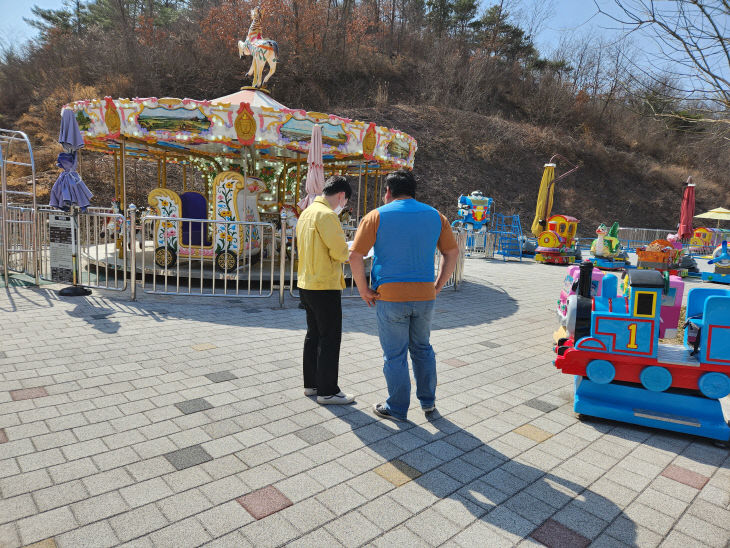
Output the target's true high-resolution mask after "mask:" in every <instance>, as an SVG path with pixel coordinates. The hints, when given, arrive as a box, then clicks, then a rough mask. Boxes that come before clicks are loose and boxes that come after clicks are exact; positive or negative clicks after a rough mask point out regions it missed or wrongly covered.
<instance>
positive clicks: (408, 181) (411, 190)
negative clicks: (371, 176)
mask: <svg viewBox="0 0 730 548" xmlns="http://www.w3.org/2000/svg"><path fill="white" fill-rule="evenodd" d="M385 188H389V189H390V195H391V196H393V198H402V197H404V196H408V197H409V198H415V197H416V178H415V177H414V176H413V172H411V171H408V170H406V169H399V170H398V171H393V172H392V173H388V175H386V177H385Z"/></svg>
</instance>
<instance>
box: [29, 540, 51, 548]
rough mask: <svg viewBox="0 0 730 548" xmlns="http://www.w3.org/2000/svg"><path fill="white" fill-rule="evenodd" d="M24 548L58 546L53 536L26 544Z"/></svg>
mask: <svg viewBox="0 0 730 548" xmlns="http://www.w3.org/2000/svg"><path fill="white" fill-rule="evenodd" d="M24 548H56V541H55V540H54V539H52V538H47V539H45V540H41V541H40V542H34V543H33V544H26V545H25V547H24Z"/></svg>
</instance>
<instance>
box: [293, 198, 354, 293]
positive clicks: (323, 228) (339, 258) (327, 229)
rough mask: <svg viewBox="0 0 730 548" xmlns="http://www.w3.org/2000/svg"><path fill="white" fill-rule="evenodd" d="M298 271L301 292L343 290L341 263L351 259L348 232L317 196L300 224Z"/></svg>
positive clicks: (298, 232) (298, 234)
mask: <svg viewBox="0 0 730 548" xmlns="http://www.w3.org/2000/svg"><path fill="white" fill-rule="evenodd" d="M297 253H298V256H299V268H298V270H297V286H299V287H301V288H302V289H344V288H345V277H344V276H343V275H342V263H344V262H346V261H347V259H348V257H349V250H348V248H347V241H346V240H345V233H344V232H343V230H342V225H340V220H339V218H338V217H337V215H336V214H335V212H334V211H332V208H331V207H330V205H329V202H327V200H325V199H324V198H323V197H322V196H317V198H316V199H315V200H314V202H313V203H312V204H311V205H310V206H309V207H308V208H307V209H305V210H304V211H303V212H302V214H301V216H300V217H299V221H298V222H297Z"/></svg>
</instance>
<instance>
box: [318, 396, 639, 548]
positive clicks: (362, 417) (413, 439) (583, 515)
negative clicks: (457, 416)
mask: <svg viewBox="0 0 730 548" xmlns="http://www.w3.org/2000/svg"><path fill="white" fill-rule="evenodd" d="M324 409H327V410H328V411H330V412H331V413H332V414H333V415H335V416H338V417H339V418H340V420H342V421H344V422H346V423H348V424H349V425H350V426H351V427H352V432H353V433H354V434H355V435H356V436H357V437H358V438H359V439H360V440H361V441H362V443H363V444H364V445H365V446H366V447H368V448H369V449H371V450H372V451H374V452H376V453H377V454H378V455H379V456H380V457H382V459H384V460H385V461H386V462H385V464H383V465H381V466H379V467H378V468H376V470H375V471H376V473H378V474H379V475H381V476H383V477H385V478H386V479H388V481H390V482H391V483H393V484H394V485H395V486H396V488H395V489H394V490H391V491H389V492H388V494H389V495H390V496H391V497H392V498H393V499H395V500H396V502H398V503H399V504H401V505H402V506H404V507H406V508H407V509H409V510H410V511H411V512H413V513H416V512H420V511H422V510H425V509H426V508H428V507H430V506H432V505H434V504H437V503H439V501H444V500H445V501H449V504H448V506H447V505H442V506H443V508H444V510H445V511H446V513H447V515H449V518H450V520H451V521H452V522H454V523H456V524H459V525H461V528H462V529H464V528H466V527H467V526H469V525H470V524H471V522H472V521H473V520H472V518H470V517H468V516H469V515H471V516H473V517H475V518H477V520H478V522H477V523H479V524H481V525H477V531H478V532H477V533H476V536H473V537H471V536H469V535H471V534H474V533H475V532H474V531H472V532H468V531H466V532H462V533H459V534H463V535H464V537H462V538H461V540H462V541H464V542H465V543H466V544H473V543H476V544H481V545H484V546H487V545H489V546H496V545H505V546H509V545H513V544H517V543H518V542H519V541H520V540H522V539H524V538H528V537H531V538H533V539H534V540H538V541H539V542H542V543H543V544H545V545H547V546H555V547H557V546H560V547H561V548H563V547H567V546H588V545H589V544H590V543H591V542H592V541H593V540H595V539H596V538H597V537H598V536H600V535H601V534H602V533H603V532H604V531H605V530H606V529H607V528H608V527H609V526H610V525H611V524H612V523H613V522H614V520H616V518H619V517H623V519H621V520H619V521H620V525H621V526H620V528H616V530H613V529H612V530H611V534H612V536H616V537H617V538H619V539H620V540H621V541H622V542H624V543H626V544H629V545H632V544H634V543H635V539H636V528H635V525H634V523H633V521H632V520H630V519H629V518H627V517H626V516H625V515H624V514H623V512H622V510H621V509H620V508H619V507H618V506H617V505H616V504H615V503H614V502H612V501H611V500H609V499H607V498H606V497H604V496H602V495H599V494H598V493H596V492H593V491H591V490H590V489H588V488H586V486H585V485H583V484H581V483H579V482H580V481H581V480H580V479H577V480H572V479H568V478H566V477H563V476H561V475H559V474H556V473H551V472H545V471H543V470H541V469H540V468H537V467H535V466H531V465H529V464H526V463H525V462H520V461H518V460H514V459H511V458H509V457H507V456H506V455H504V454H503V453H501V452H500V451H498V450H496V449H494V448H493V447H490V445H489V443H485V442H483V441H482V440H481V439H479V438H478V437H476V436H474V435H472V434H471V433H469V432H468V431H467V430H464V429H463V428H461V427H460V426H458V425H457V424H455V423H453V422H452V421H450V420H449V419H448V418H446V417H444V416H441V415H439V414H438V411H436V412H435V413H434V414H433V416H431V417H430V418H428V419H424V418H423V416H422V415H421V414H420V413H421V412H420V411H419V410H416V411H413V413H416V414H418V415H419V419H420V420H421V421H423V422H421V423H420V424H416V423H413V422H391V421H387V420H386V421H380V420H378V419H377V418H376V417H375V416H374V415H373V414H372V413H370V412H366V411H363V410H361V409H357V408H355V407H334V406H325V407H324ZM419 419H417V420H419ZM504 433H506V432H504ZM583 481H584V483H586V484H587V483H590V482H585V480H583ZM434 529H435V530H437V529H438V525H437V524H434ZM435 534H437V533H435ZM448 535H449V537H445V538H433V543H434V545H438V544H441V543H442V542H445V541H446V540H448V539H449V538H450V536H451V535H453V531H452V532H450V533H448ZM457 537H458V535H457ZM470 539H473V540H470ZM458 541H459V539H458V538H457V542H458Z"/></svg>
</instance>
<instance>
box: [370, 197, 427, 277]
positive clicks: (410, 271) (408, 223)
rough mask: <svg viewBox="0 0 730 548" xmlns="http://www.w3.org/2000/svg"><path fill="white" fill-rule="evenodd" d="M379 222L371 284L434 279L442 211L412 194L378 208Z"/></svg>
mask: <svg viewBox="0 0 730 548" xmlns="http://www.w3.org/2000/svg"><path fill="white" fill-rule="evenodd" d="M378 213H379V215H380V222H379V224H378V233H377V237H376V240H375V246H374V248H373V255H374V257H373V268H372V284H373V288H375V289H377V288H378V287H379V286H381V285H382V284H387V283H393V282H433V281H434V280H435V275H434V270H435V269H434V254H435V253H436V243H437V242H438V239H439V236H440V235H441V215H440V214H439V212H438V211H436V210H435V209H434V208H432V207H431V206H428V205H426V204H422V203H421V202H418V201H416V200H414V199H412V198H409V199H406V200H394V201H392V202H391V203H389V204H387V205H384V206H382V207H379V208H378Z"/></svg>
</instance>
